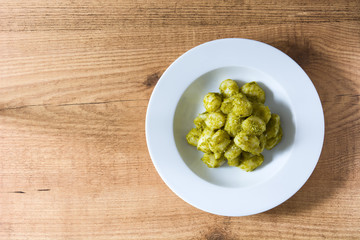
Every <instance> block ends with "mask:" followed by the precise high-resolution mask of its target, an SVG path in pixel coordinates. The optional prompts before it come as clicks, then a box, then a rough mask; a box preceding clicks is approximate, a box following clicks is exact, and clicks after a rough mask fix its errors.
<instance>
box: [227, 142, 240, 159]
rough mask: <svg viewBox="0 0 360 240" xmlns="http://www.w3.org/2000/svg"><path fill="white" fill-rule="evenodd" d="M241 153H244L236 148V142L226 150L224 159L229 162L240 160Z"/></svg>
mask: <svg viewBox="0 0 360 240" xmlns="http://www.w3.org/2000/svg"><path fill="white" fill-rule="evenodd" d="M241 152H242V150H241V148H240V147H238V146H236V144H235V143H234V142H231V144H229V146H228V147H227V148H226V150H225V153H224V157H225V158H226V159H227V160H232V159H235V158H238V157H239V156H240V154H241Z"/></svg>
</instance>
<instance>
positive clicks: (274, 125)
mask: <svg viewBox="0 0 360 240" xmlns="http://www.w3.org/2000/svg"><path fill="white" fill-rule="evenodd" d="M279 130H280V116H279V115H277V114H276V113H273V114H271V118H270V121H269V122H268V124H267V125H266V131H265V136H266V139H270V138H274V137H276V136H277V135H278V132H279Z"/></svg>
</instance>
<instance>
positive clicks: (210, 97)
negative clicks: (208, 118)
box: [203, 92, 222, 112]
mask: <svg viewBox="0 0 360 240" xmlns="http://www.w3.org/2000/svg"><path fill="white" fill-rule="evenodd" d="M203 102H204V107H205V109H206V111H207V112H215V111H216V110H218V109H219V108H220V106H221V103H222V98H221V95H220V94H219V93H213V92H210V93H208V94H206V95H205V97H204V101H203Z"/></svg>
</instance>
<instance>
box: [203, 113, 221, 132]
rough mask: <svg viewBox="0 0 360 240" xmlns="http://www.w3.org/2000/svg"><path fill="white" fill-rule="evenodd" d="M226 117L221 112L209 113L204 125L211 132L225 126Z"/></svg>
mask: <svg viewBox="0 0 360 240" xmlns="http://www.w3.org/2000/svg"><path fill="white" fill-rule="evenodd" d="M225 121H226V117H225V115H224V114H223V113H222V112H212V113H209V114H208V116H207V118H206V120H205V124H206V126H207V127H208V128H210V129H212V130H216V129H220V128H222V127H223V126H224V125H225Z"/></svg>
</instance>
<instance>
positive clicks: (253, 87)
mask: <svg viewBox="0 0 360 240" xmlns="http://www.w3.org/2000/svg"><path fill="white" fill-rule="evenodd" d="M219 90H220V93H216V92H210V93H208V94H206V95H205V97H204V99H203V104H204V108H205V109H206V111H205V112H203V113H200V114H199V115H198V116H197V117H196V118H195V119H194V124H195V128H192V129H191V130H190V131H189V133H188V134H187V135H186V140H187V142H188V143H189V144H190V145H192V146H195V147H197V149H198V150H199V151H202V152H203V153H204V155H203V157H202V158H201V160H202V161H203V162H204V163H205V164H206V165H207V166H208V167H209V168H217V167H220V166H222V165H223V164H224V163H225V162H227V164H228V165H229V166H234V167H238V168H240V169H242V170H244V171H247V172H250V171H253V170H255V169H256V168H257V167H259V166H260V165H261V164H262V163H263V161H264V156H263V155H262V154H261V153H262V152H263V151H264V149H265V148H266V149H267V150H270V149H272V148H274V147H275V146H276V145H277V144H278V143H279V142H280V141H281V139H282V136H283V132H282V128H281V125H280V116H279V115H278V114H275V113H271V111H270V109H269V107H268V106H265V105H264V103H265V92H264V90H263V89H262V88H261V87H260V86H259V85H258V84H257V83H256V82H249V83H246V84H244V85H243V86H241V87H240V88H239V86H238V85H237V83H236V82H235V81H234V80H231V79H226V80H224V81H223V82H221V84H220V87H219Z"/></svg>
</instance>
